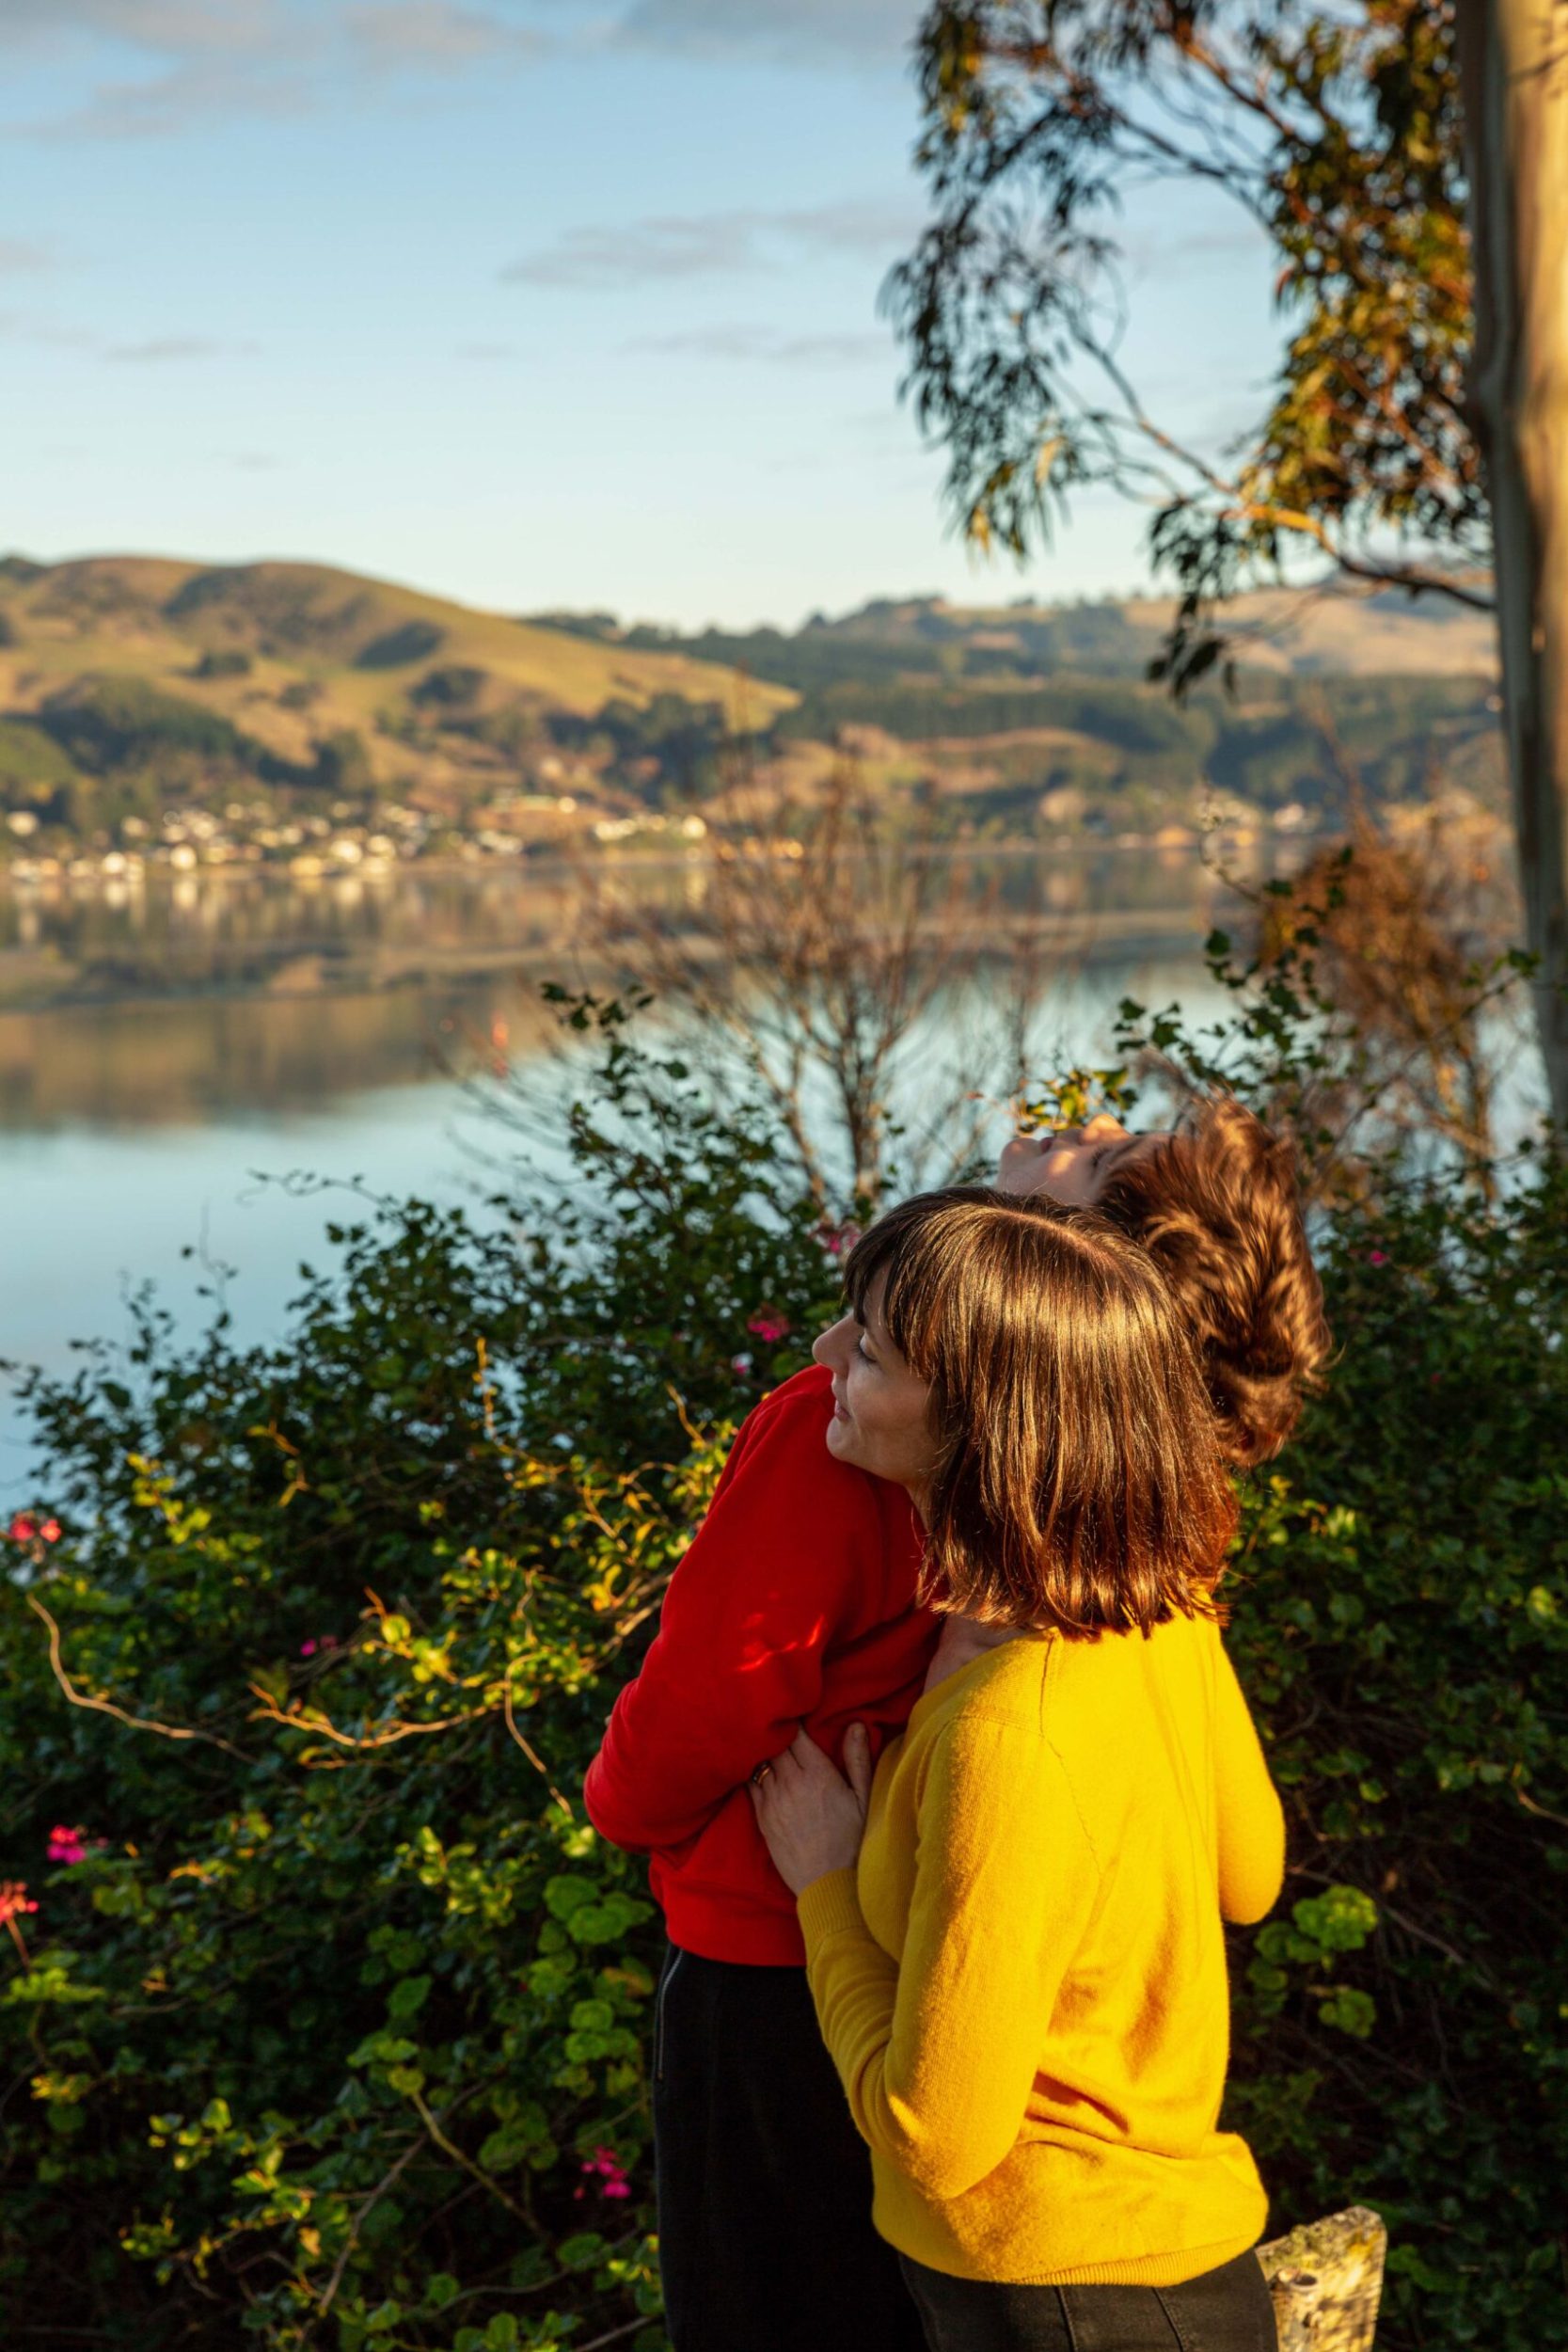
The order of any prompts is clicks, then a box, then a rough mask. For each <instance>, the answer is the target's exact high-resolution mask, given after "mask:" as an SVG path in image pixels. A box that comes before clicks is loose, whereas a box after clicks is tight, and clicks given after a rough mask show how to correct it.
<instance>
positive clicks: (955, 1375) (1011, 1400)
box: [845, 1185, 1236, 1637]
mask: <svg viewBox="0 0 1568 2352" xmlns="http://www.w3.org/2000/svg"><path fill="white" fill-rule="evenodd" d="M845 1279H846V1288H847V1294H848V1296H849V1300H850V1303H851V1305H852V1307H853V1309H854V1311H855V1312H856V1314H857V1315H858V1316H859V1317H860V1318H861V1319H862V1321H864V1320H865V1319H866V1317H867V1314H868V1313H869V1312H872V1311H874V1312H875V1313H876V1314H877V1315H878V1316H879V1318H880V1321H881V1324H882V1325H883V1327H885V1330H886V1333H887V1336H888V1338H889V1339H891V1340H892V1342H893V1343H894V1345H895V1347H896V1348H897V1349H898V1350H899V1352H900V1354H901V1355H902V1356H903V1358H904V1359H905V1361H906V1362H907V1363H908V1364H909V1366H910V1368H911V1371H912V1372H914V1373H915V1375H917V1376H918V1377H919V1378H920V1379H923V1380H925V1381H927V1383H928V1384H929V1389H930V1405H929V1412H930V1424H931V1435H932V1439H933V1464H934V1467H933V1471H932V1476H931V1480H930V1486H929V1490H928V1494H927V1498H926V1515H927V1553H926V1563H925V1570H924V1576H923V1582H922V1595H923V1597H924V1598H925V1599H926V1600H927V1602H928V1603H929V1605H930V1606H931V1607H933V1608H935V1609H938V1610H942V1611H945V1612H953V1611H962V1612H963V1613H965V1614H967V1615H971V1616H975V1617H978V1618H980V1619H982V1620H983V1621H984V1622H986V1623H988V1624H991V1625H1010V1626H1018V1627H1024V1626H1029V1627H1037V1628H1045V1627H1050V1628H1053V1629H1055V1630H1056V1631H1058V1632H1060V1633H1063V1634H1067V1635H1069V1636H1079V1637H1083V1636H1092V1635H1094V1634H1097V1633H1099V1632H1101V1631H1103V1630H1107V1629H1110V1630H1116V1631H1132V1630H1134V1629H1136V1630H1141V1631H1144V1632H1148V1630H1149V1629H1150V1628H1151V1627H1153V1626H1155V1625H1157V1624H1159V1623H1160V1622H1161V1621H1162V1620H1163V1619H1164V1618H1166V1617H1168V1616H1170V1615H1171V1614H1172V1613H1173V1612H1176V1611H1180V1612H1182V1613H1186V1614H1189V1615H1190V1614H1195V1613H1205V1614H1216V1613H1218V1612H1217V1610H1216V1607H1215V1603H1214V1599H1213V1593H1214V1587H1215V1585H1216V1583H1217V1582H1218V1581H1219V1577H1220V1573H1221V1569H1222V1566H1223V1564H1224V1560H1225V1554H1226V1550H1227V1546H1228V1544H1229V1541H1230V1537H1231V1535H1232V1534H1234V1532H1235V1526H1236V1499H1235V1495H1234V1493H1233V1491H1232V1489H1231V1485H1230V1481H1229V1479H1228V1477H1227V1474H1226V1470H1225V1464H1224V1460H1223V1457H1222V1454H1221V1450H1220V1446H1219V1443H1218V1438H1217V1434H1216V1431H1215V1427H1214V1419H1213V1415H1212V1412H1211V1410H1210V1408H1209V1401H1208V1397H1207V1395H1206V1393H1205V1389H1204V1382H1203V1376H1202V1373H1201V1371H1200V1369H1199V1365H1198V1360H1197V1354H1196V1348H1195V1346H1194V1343H1193V1339H1192V1336H1191V1333H1190V1332H1189V1330H1188V1329H1187V1327H1186V1324H1185V1322H1184V1320H1183V1317H1182V1315H1181V1312H1180V1310H1179V1308H1178V1306H1177V1304H1176V1302H1175V1301H1174V1299H1173V1298H1172V1296H1171V1294H1170V1291H1169V1290H1168V1288H1167V1287H1166V1285H1165V1283H1164V1280H1163V1279H1161V1276H1160V1275H1159V1273H1158V1272H1157V1270H1156V1268H1155V1267H1154V1265H1153V1263H1151V1261H1150V1260H1149V1258H1148V1256H1147V1255H1146V1253H1145V1252H1144V1251H1143V1250H1141V1249H1140V1248H1137V1246H1136V1245H1135V1244H1134V1243H1132V1242H1131V1241H1129V1240H1128V1238H1127V1237H1126V1235H1125V1234H1123V1233H1120V1232H1117V1230H1116V1228H1115V1227H1114V1226H1111V1225H1108V1224H1106V1223H1105V1221H1104V1220H1103V1219H1102V1218H1101V1217H1099V1216H1095V1215H1093V1214H1091V1213H1090V1212H1088V1211H1085V1210H1081V1209H1069V1208H1064V1207H1063V1206H1062V1205H1061V1203H1060V1202H1058V1201H1053V1200H1047V1199H1044V1198H1042V1197H1041V1196H1039V1195H1036V1196H1035V1197H1034V1198H1033V1199H1029V1200H1019V1199H1017V1198H1015V1197H1014V1196H1012V1195H1010V1194H1007V1193H1001V1192H993V1191H990V1189H984V1188H981V1187H978V1186H968V1185H958V1186H953V1187H950V1188H949V1189H947V1190H946V1191H942V1192H933V1193H926V1194H923V1195H921V1196H920V1197H919V1198H917V1199H915V1200H906V1201H903V1202H901V1203H900V1205H899V1206H898V1207H897V1208H895V1209H890V1210H888V1212H887V1213H886V1215H885V1216H881V1217H879V1219H878V1221H877V1223H876V1224H875V1225H874V1226H872V1228H871V1230H870V1231H869V1232H867V1233H866V1234H865V1235H864V1237H863V1239H862V1240H861V1241H860V1242H858V1243H857V1244H856V1246H855V1248H854V1250H853V1251H852V1253H851V1255H850V1258H849V1263H848V1266H847V1272H846V1278H845Z"/></svg>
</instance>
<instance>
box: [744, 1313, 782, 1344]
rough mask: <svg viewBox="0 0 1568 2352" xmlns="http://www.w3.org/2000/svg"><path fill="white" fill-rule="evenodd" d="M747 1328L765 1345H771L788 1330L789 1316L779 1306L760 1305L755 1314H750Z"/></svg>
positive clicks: (780, 1338)
mask: <svg viewBox="0 0 1568 2352" xmlns="http://www.w3.org/2000/svg"><path fill="white" fill-rule="evenodd" d="M746 1328H747V1330H748V1331H750V1332H752V1333H753V1334H754V1336H755V1337H756V1338H757V1339H759V1340H761V1342H762V1343H763V1345H764V1346H765V1347H771V1346H773V1344H774V1343H775V1342H776V1341H779V1340H782V1339H783V1338H784V1336H785V1335H786V1333H787V1332H788V1330H789V1317H788V1316H787V1315H786V1314H783V1313H781V1311H779V1309H778V1308H777V1307H759V1308H758V1309H757V1311H756V1313H755V1314H754V1315H750V1316H748V1318H747V1322H746Z"/></svg>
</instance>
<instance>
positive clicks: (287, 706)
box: [0, 556, 795, 836]
mask: <svg viewBox="0 0 1568 2352" xmlns="http://www.w3.org/2000/svg"><path fill="white" fill-rule="evenodd" d="M794 700H795V696H794V694H793V693H792V691H790V690H789V689H788V688H785V687H752V689H750V690H749V692H748V697H747V711H748V718H749V723H751V724H752V725H758V724H761V725H766V724H768V723H769V722H770V721H771V720H772V719H774V718H775V717H776V716H777V715H778V714H779V713H780V712H782V711H783V710H784V709H786V708H788V707H790V706H791V705H792V704H793V702H794ZM606 714H608V724H609V728H610V735H611V736H612V737H613V735H614V732H615V730H616V729H617V728H618V729H619V733H620V736H621V737H622V738H625V739H636V738H637V737H638V735H639V731H640V730H641V733H642V734H643V735H644V736H646V737H647V739H648V746H649V747H651V748H650V749H648V750H645V753H644V755H652V756H654V757H655V758H656V760H657V755H658V754H659V752H660V750H661V748H662V745H663V738H664V736H665V735H666V734H672V735H675V736H681V735H687V736H689V735H690V734H691V731H692V728H693V723H694V720H696V719H697V718H698V717H699V716H700V719H701V725H700V727H699V729H698V732H699V734H700V735H703V736H704V737H705V739H710V740H712V741H720V740H722V739H723V738H724V737H725V735H726V734H727V733H728V732H729V731H730V730H731V729H732V728H733V727H734V725H735V724H736V720H737V718H738V716H739V714H738V711H737V708H736V679H735V675H734V673H733V671H731V670H730V669H727V668H723V667H720V666H716V665H714V664H711V663H707V662H704V661H702V660H695V659H692V658H691V657H689V656H688V655H686V654H684V653H681V652H678V651H676V652H657V651H656V652H648V651H643V650H641V649H638V648H634V647H630V646H611V645H600V644H592V643H590V642H588V641H586V640H583V639H580V638H574V637H570V636H566V635H564V634H562V632H561V631H560V630H552V629H546V628H535V627H531V626H530V625H529V624H527V623H525V622H521V621H515V620H509V619H507V618H505V617H504V616H502V615H500V614H497V613H486V612H471V611H469V610H468V609H467V607H465V606H462V605H456V604H451V603H447V602H443V601H442V600H441V599H440V598H438V597H435V596H420V595H418V594H416V593H415V592H414V591H413V590H411V589H406V588H402V587H397V586H393V585H390V584H388V582H385V581H381V580H367V579H361V578H358V577H356V575H354V574H352V573H348V572H340V571H334V570H330V569H327V568H325V567H324V566H320V565H314V564H237V565H231V566H225V567H221V568H211V567H205V566H202V565H198V564H182V563H175V562H171V561H167V560H165V559H162V558H156V557H119V556H103V557H92V558H88V559H86V560H84V561H82V562H79V563H71V564H53V565H47V566H46V565H40V564H31V563H28V562H27V561H26V560H25V559H23V558H18V557H11V558H8V559H7V560H6V561H5V562H3V563H0V805H4V806H5V807H6V808H7V809H8V810H10V811H13V812H15V811H22V812H31V813H32V814H34V815H36V816H37V818H39V820H40V824H41V825H43V826H44V827H46V828H52V829H58V830H63V831H64V832H66V833H68V834H74V835H79V836H87V835H92V834H103V833H105V832H109V833H112V832H113V831H114V830H115V829H116V828H117V827H119V826H122V825H123V823H124V821H125V819H126V818H132V819H133V820H134V821H136V820H139V821H141V822H149V821H151V820H153V819H154V818H156V817H157V815H158V813H159V811H160V810H161V809H162V808H163V807H164V806H165V805H166V803H168V802H169V801H170V800H176V801H178V800H182V799H183V800H187V801H190V802H192V803H197V804H204V803H207V802H210V801H213V802H216V803H218V804H227V803H229V802H234V801H238V802H240V803H245V804H247V805H248V804H249V803H252V802H254V803H256V804H257V805H258V806H261V807H267V806H271V805H272V804H273V803H278V804H280V805H284V806H287V805H290V804H292V803H293V802H295V801H297V802H299V803H301V804H309V803H311V802H312V800H313V799H314V798H316V797H320V796H324V795H325V797H327V798H340V799H341V798H347V799H349V800H352V801H356V802H358V801H361V800H373V799H374V798H376V797H378V796H380V797H384V798H387V799H395V800H401V801H406V802H409V803H412V805H413V806H414V807H415V808H416V809H420V810H422V811H424V812H425V813H426V814H428V815H429V816H431V817H432V818H452V819H456V818H461V817H462V815H463V814H464V813H465V812H466V811H468V810H471V809H472V808H473V807H474V806H476V805H479V804H482V803H485V802H486V801H488V800H491V799H493V798H494V797H495V796H496V795H497V794H502V795H506V794H511V795H514V796H515V794H516V793H517V792H518V791H519V790H520V789H522V790H527V789H528V788H529V787H540V788H541V789H542V788H543V787H554V786H556V785H558V784H559V783H560V782H561V781H562V778H563V777H564V776H566V774H567V772H568V771H569V770H570V771H576V772H578V774H579V775H580V778H581V780H582V782H583V783H584V784H585V785H586V786H588V787H591V788H592V787H594V785H595V783H598V782H600V781H601V780H602V778H603V777H604V776H605V774H606V772H607V771H608V770H609V769H610V768H612V767H613V766H614V765H615V764H616V763H615V756H614V754H615V748H616V746H615V743H614V742H613V741H610V743H609V744H608V745H607V746H600V747H598V748H597V749H596V750H594V752H593V753H592V755H590V754H589V753H588V751H587V749H586V747H587V746H588V744H589V742H590V739H592V737H593V736H594V732H595V725H596V723H597V724H598V727H599V730H600V731H601V732H602V731H603V730H604V726H605V723H606ZM563 754H564V755H563Z"/></svg>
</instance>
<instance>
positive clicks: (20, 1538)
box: [6, 1511, 39, 1544]
mask: <svg viewBox="0 0 1568 2352" xmlns="http://www.w3.org/2000/svg"><path fill="white" fill-rule="evenodd" d="M38 1532H39V1528H38V1521H37V1519H35V1518H31V1517H30V1516H29V1514H28V1513H27V1512H25V1511H19V1512H18V1513H17V1515H16V1517H15V1518H14V1519H12V1521H11V1523H10V1525H9V1527H8V1528H7V1530H6V1533H7V1534H8V1536H9V1537H10V1539H11V1541H12V1543H13V1544H30V1543H31V1542H32V1540H33V1538H34V1536H35V1535H36V1534H38Z"/></svg>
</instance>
